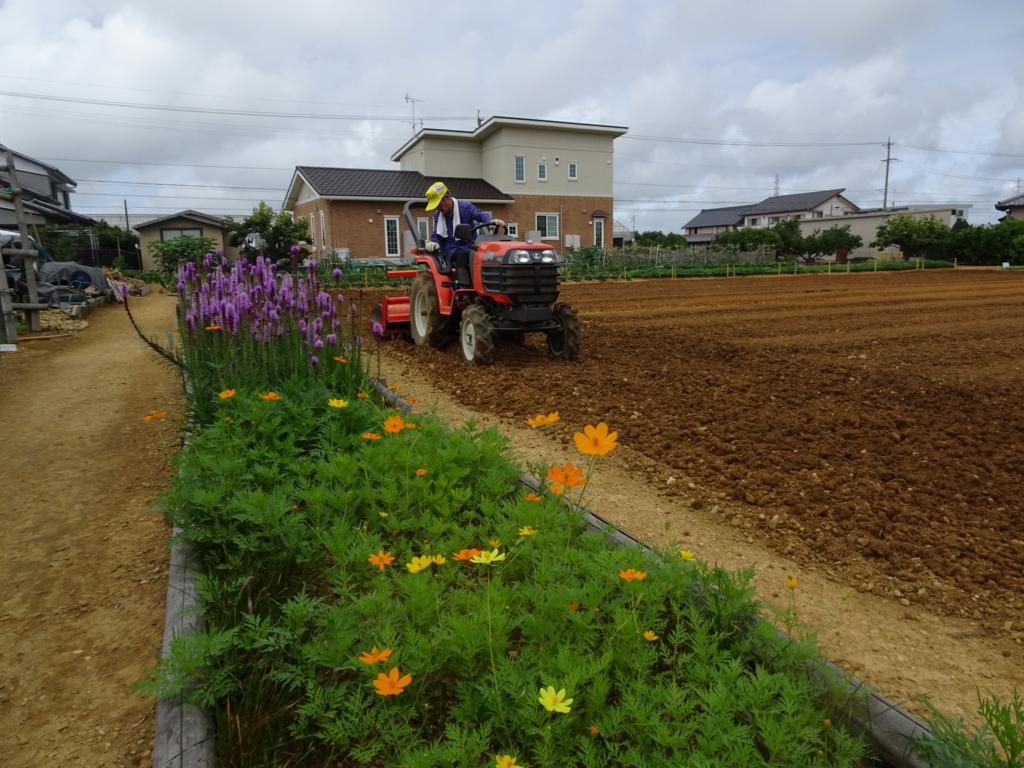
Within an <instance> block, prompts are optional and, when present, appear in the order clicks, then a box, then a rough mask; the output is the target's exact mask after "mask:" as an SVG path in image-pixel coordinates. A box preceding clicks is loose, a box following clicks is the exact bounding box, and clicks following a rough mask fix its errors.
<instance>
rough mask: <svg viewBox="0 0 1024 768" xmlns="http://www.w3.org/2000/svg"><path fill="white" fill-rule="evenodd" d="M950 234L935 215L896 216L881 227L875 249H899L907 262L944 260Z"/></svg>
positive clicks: (874, 243)
mask: <svg viewBox="0 0 1024 768" xmlns="http://www.w3.org/2000/svg"><path fill="white" fill-rule="evenodd" d="M951 239H952V237H951V231H950V229H949V227H947V226H946V225H945V224H943V223H942V222H941V221H939V220H938V219H937V218H935V217H934V216H927V217H924V218H920V219H919V218H915V217H914V216H911V215H910V214H908V213H900V214H897V215H896V216H893V217H892V218H891V219H890V220H889V221H887V222H886V223H885V224H882V225H881V226H879V227H878V229H877V230H876V232H875V240H874V241H873V242H872V243H871V244H870V245H871V247H872V248H885V247H887V246H890V245H895V246H898V247H899V249H900V250H901V251H903V257H904V258H905V259H934V260H938V259H945V258H947V250H948V248H949V246H950V243H951Z"/></svg>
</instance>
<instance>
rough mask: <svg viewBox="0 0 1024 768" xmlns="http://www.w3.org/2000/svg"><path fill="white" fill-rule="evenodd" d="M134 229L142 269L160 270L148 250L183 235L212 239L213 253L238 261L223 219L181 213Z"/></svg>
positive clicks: (157, 219)
mask: <svg viewBox="0 0 1024 768" xmlns="http://www.w3.org/2000/svg"><path fill="white" fill-rule="evenodd" d="M135 229H136V231H138V233H139V252H140V255H141V258H142V268H143V269H159V265H158V264H157V261H156V259H155V258H154V256H153V253H152V251H151V250H150V248H149V244H150V243H152V242H154V241H161V240H173V239H174V238H176V237H181V236H182V235H191V236H192V237H209V238H212V239H213V241H214V245H213V248H214V249H220V250H221V251H223V252H224V254H225V255H226V256H227V257H228V258H229V259H236V258H238V250H237V249H235V248H231V247H230V246H228V245H227V242H228V236H229V233H228V232H227V231H226V230H225V228H224V219H222V218H220V217H218V216H211V215H210V214H207V213H200V212H199V211H181V212H180V213H173V214H171V215H170V216H161V217H160V218H156V219H154V218H151V219H150V220H149V221H147V222H144V223H141V224H136V225H135Z"/></svg>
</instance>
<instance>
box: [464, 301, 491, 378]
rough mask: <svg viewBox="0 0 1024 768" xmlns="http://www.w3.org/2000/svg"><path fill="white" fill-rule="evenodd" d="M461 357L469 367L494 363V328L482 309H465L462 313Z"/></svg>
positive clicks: (474, 307)
mask: <svg viewBox="0 0 1024 768" xmlns="http://www.w3.org/2000/svg"><path fill="white" fill-rule="evenodd" d="M459 338H460V340H461V342H462V356H463V357H464V358H466V362H467V363H469V364H470V365H490V364H491V363H492V362H493V361H494V326H493V325H492V324H491V319H490V318H489V317H488V316H487V313H486V312H484V309H483V307H479V306H472V307H467V308H466V310H465V311H464V312H463V313H462V329H461V332H460V334H459Z"/></svg>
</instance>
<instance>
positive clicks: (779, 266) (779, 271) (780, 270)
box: [775, 261, 782, 275]
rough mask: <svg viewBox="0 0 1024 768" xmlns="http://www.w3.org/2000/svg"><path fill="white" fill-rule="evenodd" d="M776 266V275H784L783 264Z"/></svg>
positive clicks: (779, 263) (778, 263)
mask: <svg viewBox="0 0 1024 768" xmlns="http://www.w3.org/2000/svg"><path fill="white" fill-rule="evenodd" d="M775 266H776V267H778V269H776V270H775V274H776V275H781V274H782V262H781V261H779V262H776V264H775Z"/></svg>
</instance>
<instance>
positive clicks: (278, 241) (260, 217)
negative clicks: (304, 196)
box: [225, 203, 309, 264]
mask: <svg viewBox="0 0 1024 768" xmlns="http://www.w3.org/2000/svg"><path fill="white" fill-rule="evenodd" d="M225 228H226V229H228V230H229V231H230V232H231V238H230V240H229V242H230V243H231V245H233V246H234V247H235V248H238V250H239V252H240V253H241V254H242V255H243V256H255V255H256V254H258V253H262V254H263V255H264V256H265V257H267V258H268V259H272V260H273V261H275V262H277V263H281V264H283V263H287V262H288V261H290V259H291V257H292V250H291V249H292V246H293V245H296V244H297V243H298V242H299V241H300V240H306V239H308V237H309V229H308V227H307V225H306V220H305V219H299V220H298V221H292V215H291V214H290V213H289V212H288V211H280V212H279V213H274V209H273V208H271V207H270V206H269V205H267V204H266V203H260V204H259V205H257V206H256V207H255V208H253V209H252V214H251V215H249V216H246V217H245V218H244V219H242V220H241V221H238V222H236V221H235V220H234V219H232V218H231V217H228V219H227V223H226V227H225ZM251 235H254V236H255V238H253V237H250V236H251ZM308 255H309V250H308V249H306V248H302V249H301V250H300V251H299V253H298V256H299V257H306V256H308Z"/></svg>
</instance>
